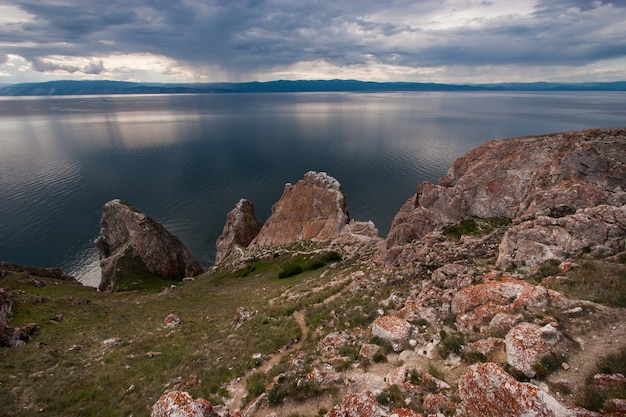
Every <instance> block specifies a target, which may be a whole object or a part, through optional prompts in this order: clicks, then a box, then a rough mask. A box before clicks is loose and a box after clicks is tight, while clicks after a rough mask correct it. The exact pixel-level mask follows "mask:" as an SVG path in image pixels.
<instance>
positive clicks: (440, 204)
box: [381, 129, 626, 263]
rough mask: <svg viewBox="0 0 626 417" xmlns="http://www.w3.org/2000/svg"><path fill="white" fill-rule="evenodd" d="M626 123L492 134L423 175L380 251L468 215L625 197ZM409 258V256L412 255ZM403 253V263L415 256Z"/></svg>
mask: <svg viewBox="0 0 626 417" xmlns="http://www.w3.org/2000/svg"><path fill="white" fill-rule="evenodd" d="M624 184H626V129H593V130H585V131H574V132H566V133H562V134H556V135H548V136H539V137H524V138H517V139H506V140H502V139H500V140H494V141H490V142H486V143H485V144H484V145H482V146H480V147H479V148H477V149H475V150H473V151H471V152H469V153H467V154H466V155H464V156H463V157H461V158H459V159H458V160H457V161H456V162H454V164H453V165H452V167H451V168H450V170H449V171H448V174H447V175H446V176H445V177H444V178H442V179H441V180H440V181H439V184H438V185H434V184H431V183H422V184H420V185H419V186H418V188H417V192H416V194H415V195H414V196H413V197H411V198H410V199H409V200H407V202H406V203H405V204H404V205H403V206H402V208H401V209H400V211H399V212H398V214H397V215H396V217H395V218H394V220H393V222H392V225H391V229H390V231H389V234H388V235H387V238H386V245H385V248H383V251H384V252H385V254H384V255H382V256H381V258H383V259H384V260H385V261H386V262H390V263H391V262H393V261H394V260H395V259H396V258H398V257H399V255H400V254H401V253H402V250H403V249H402V247H403V246H404V245H410V244H411V242H413V241H416V240H419V239H423V238H424V237H425V236H426V235H427V234H429V233H431V232H433V231H436V230H440V229H442V228H443V226H445V225H447V224H451V223H455V222H457V221H459V220H460V219H463V218H467V217H470V216H477V217H481V218H492V217H506V218H510V219H515V220H516V221H521V220H525V219H527V218H532V217H533V216H535V215H536V214H537V213H540V214H549V215H551V216H552V217H562V216H564V215H570V214H574V213H575V212H576V211H577V210H578V209H584V208H589V207H596V206H599V205H601V204H606V205H610V206H616V207H621V206H622V205H624V204H626V189H625V186H624ZM407 258H408V259H407ZM411 260H412V259H411V258H410V257H406V256H405V257H404V259H403V263H406V262H410V261H411Z"/></svg>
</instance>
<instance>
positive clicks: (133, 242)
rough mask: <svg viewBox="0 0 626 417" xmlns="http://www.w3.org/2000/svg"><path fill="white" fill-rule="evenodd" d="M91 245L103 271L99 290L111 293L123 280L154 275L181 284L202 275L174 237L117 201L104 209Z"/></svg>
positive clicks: (183, 246)
mask: <svg viewBox="0 0 626 417" xmlns="http://www.w3.org/2000/svg"><path fill="white" fill-rule="evenodd" d="M94 244H95V245H96V249H97V250H98V253H99V254H100V267H101V269H102V279H101V281H100V285H99V286H98V288H99V289H100V290H109V289H111V288H112V287H114V285H115V283H116V281H117V279H118V278H120V277H122V276H126V277H128V276H129V275H131V276H132V278H130V279H134V277H135V276H136V277H138V279H143V275H154V276H158V277H161V278H167V279H173V280H182V279H183V278H185V277H190V276H195V275H198V274H200V273H202V272H203V269H202V266H200V263H199V262H198V261H197V260H196V258H194V256H193V255H192V254H191V252H189V251H188V250H187V248H186V247H185V245H183V243H182V242H181V241H180V240H179V239H178V238H177V237H175V236H174V235H172V234H171V233H170V232H168V231H167V230H166V229H165V228H164V227H163V226H162V225H160V224H159V223H158V222H157V221H156V220H154V219H153V218H151V217H149V216H146V215H145V214H143V213H140V212H138V211H137V210H135V209H134V208H132V207H130V206H129V205H128V204H126V203H123V202H122V201H120V200H112V201H109V202H108V203H106V204H105V205H104V207H103V209H102V217H101V219H100V235H99V236H98V237H97V238H96V240H95V241H94Z"/></svg>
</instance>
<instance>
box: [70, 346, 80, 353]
mask: <svg viewBox="0 0 626 417" xmlns="http://www.w3.org/2000/svg"><path fill="white" fill-rule="evenodd" d="M82 348H83V347H82V346H81V345H72V347H70V348H69V349H68V350H70V351H72V352H78V351H79V350H82Z"/></svg>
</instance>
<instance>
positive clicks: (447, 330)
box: [0, 129, 626, 417]
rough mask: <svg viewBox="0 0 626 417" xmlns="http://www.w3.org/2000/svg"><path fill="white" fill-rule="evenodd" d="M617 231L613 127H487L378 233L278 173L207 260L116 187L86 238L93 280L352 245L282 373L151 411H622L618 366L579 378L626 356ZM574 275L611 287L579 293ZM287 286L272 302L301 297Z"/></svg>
mask: <svg viewBox="0 0 626 417" xmlns="http://www.w3.org/2000/svg"><path fill="white" fill-rule="evenodd" d="M625 245H626V129H593V130H585V131H575V132H566V133H560V134H553V135H546V136H538V137H527V138H517V139H506V140H495V141H490V142H487V143H485V144H484V145H483V146H481V147H479V148H477V149H475V150H474V151H471V152H469V153H468V154H466V155H464V156H463V157H461V158H459V159H458V160H457V161H456V162H455V163H454V164H453V166H452V167H451V168H450V170H449V171H448V174H447V175H446V176H445V177H444V178H442V179H441V180H440V181H439V183H438V184H436V185H435V184H430V183H423V184H420V185H418V186H417V189H416V193H415V194H414V195H413V196H412V197H410V198H409V199H408V200H407V202H406V203H405V204H404V205H403V206H402V207H401V208H400V210H399V212H398V214H397V215H396V217H395V219H394V221H393V223H392V226H391V230H390V231H389V233H388V235H387V236H386V237H385V238H382V237H379V236H378V231H377V230H376V227H375V225H374V224H373V223H371V222H362V221H356V220H354V219H351V218H350V215H349V212H348V204H347V199H346V196H345V195H344V193H343V191H342V189H341V185H340V183H339V181H337V180H336V179H335V178H333V177H331V176H330V175H328V174H326V173H317V172H308V173H306V174H305V175H304V178H303V179H302V180H301V181H299V182H297V183H296V184H287V185H286V186H285V190H284V192H283V195H282V197H281V198H280V200H279V201H278V202H277V203H276V204H275V205H274V207H273V208H272V214H271V216H270V217H269V218H268V219H267V220H266V221H265V222H264V223H263V222H261V221H260V220H259V219H257V218H256V217H255V214H254V205H253V203H252V202H250V201H248V200H245V199H242V200H241V201H239V203H238V204H237V205H236V206H235V208H234V209H233V210H232V211H231V212H230V213H228V215H227V217H226V224H225V226H224V229H223V232H222V235H221V236H220V237H219V239H218V241H217V244H216V247H217V256H216V265H215V266H214V267H212V268H211V269H210V270H209V271H207V272H206V273H204V274H202V273H203V271H202V269H201V268H200V267H199V264H198V263H197V261H195V259H194V258H193V255H191V254H190V253H189V252H188V251H187V250H186V249H185V248H184V246H182V244H181V243H180V241H178V239H176V238H175V237H174V236H172V235H171V234H169V232H167V231H166V230H165V229H163V228H162V226H160V225H159V224H158V223H157V222H156V221H154V220H153V219H151V218H150V217H148V216H146V215H144V214H142V213H139V212H138V211H136V210H135V209H132V208H131V207H130V206H128V205H127V204H125V203H122V202H120V201H119V200H113V201H112V202H109V203H107V205H105V208H104V209H103V216H102V221H101V236H100V237H99V238H98V239H97V241H96V246H97V247H98V250H99V253H100V255H101V265H102V270H103V282H102V283H101V285H100V287H101V290H108V289H115V288H116V285H119V283H120V282H123V281H128V280H130V281H133V280H141V279H146V280H150V279H154V278H155V277H156V278H157V279H164V280H170V281H174V282H183V281H184V280H191V279H194V278H193V277H196V278H195V279H196V281H198V280H202V279H203V277H205V276H207V277H210V276H213V275H215V274H219V273H234V274H237V273H239V274H241V276H245V275H243V273H242V272H241V271H250V272H252V273H254V268H255V265H256V263H257V262H259V260H271V259H274V258H276V257H278V256H287V257H289V256H291V257H296V256H297V255H300V254H306V255H307V256H313V255H314V254H316V253H327V252H328V251H333V252H335V253H337V254H340V259H344V260H348V259H350V260H351V263H350V266H347V265H348V263H347V262H338V263H336V264H333V265H331V266H330V267H325V264H323V263H322V264H321V265H322V266H320V267H319V268H320V269H319V271H320V272H319V273H317V275H315V274H316V273H315V272H312V273H311V275H309V276H310V277H312V276H315V277H316V279H321V280H322V282H325V283H324V284H323V285H320V286H319V287H317V288H313V289H311V290H308V291H311V293H315V292H318V293H320V294H323V293H324V292H325V291H333V294H334V295H333V296H332V297H329V298H324V297H321V296H320V297H318V298H316V299H315V301H314V302H310V303H309V304H306V303H304V304H303V302H300V303H299V304H298V308H296V309H295V310H294V311H295V313H298V314H300V316H298V317H300V318H301V320H300V326H301V332H300V333H301V335H304V337H303V340H302V341H301V342H300V344H299V345H298V349H299V350H298V351H291V352H290V353H289V355H290V361H289V364H288V366H287V367H286V369H285V370H284V371H283V372H282V376H281V378H282V380H281V378H278V377H277V378H276V380H275V381H264V383H263V385H264V386H263V387H262V388H263V389H262V390H261V389H260V391H263V392H261V393H256V394H257V395H253V393H252V392H249V393H248V394H249V395H250V397H251V398H250V399H249V400H248V401H247V404H246V405H243V404H237V403H236V402H234V401H233V400H232V398H234V396H235V394H234V392H235V391H237V389H243V388H235V387H237V386H238V384H239V383H241V384H243V382H237V381H231V384H229V385H228V386H229V387H230V389H231V390H232V391H229V392H224V393H223V396H222V399H223V402H224V404H226V406H225V405H220V404H216V403H215V401H213V402H211V401H207V400H204V399H202V398H199V399H194V398H193V397H192V395H190V394H189V393H188V392H185V391H184V390H177V389H170V390H167V391H168V392H166V393H164V394H163V396H162V397H161V398H160V399H159V400H158V401H156V403H154V404H153V405H151V415H152V416H173V415H180V416H203V415H221V416H237V415H241V416H270V415H275V416H283V415H285V416H286V415H291V414H293V413H294V412H297V413H299V412H303V413H304V414H305V415H313V414H315V411H317V409H316V410H312V409H311V407H313V406H310V407H309V408H307V406H306V404H307V401H309V402H310V401H313V400H310V399H311V398H315V397H316V395H319V396H325V397H324V398H326V400H327V401H330V403H329V407H328V408H327V409H325V413H324V414H325V415H327V416H333V417H334V416H352V415H359V416H395V415H398V416H441V415H443V416H453V415H454V416H496V415H497V416H531V415H532V416H599V415H615V416H619V415H626V395H625V394H624V393H625V392H626V378H625V377H624V375H623V374H621V373H608V374H604V373H601V372H599V373H596V374H593V375H588V373H589V372H592V373H593V372H594V371H593V369H594V368H593V366H594V363H595V362H596V361H597V360H598V359H599V357H600V356H602V357H604V356H608V355H619V354H620V353H621V354H622V355H623V356H622V358H624V357H626V356H624V352H626V323H624V320H623V317H625V316H624V313H625V312H626V310H625V308H624V307H626V300H624V299H623V297H626V290H625V288H626V266H625V265H626V253H625V249H626V247H625ZM342 263H343V264H345V265H346V266H345V267H342V266H341V264H342ZM305 269H306V268H305ZM311 270H312V271H315V270H316V269H314V268H311ZM105 272H106V273H105ZM3 274H9V272H6V273H5V272H3ZM129 274H131V275H129ZM246 274H247V272H246ZM309 279H310V278H309ZM583 280H586V281H589V280H595V282H591V284H590V285H591V286H594V285H595V286H605V287H607V288H609V291H610V292H613V294H615V295H616V298H615V300H608V299H593V297H591V295H590V294H586V296H587V295H588V296H589V297H588V298H586V299H585V300H581V299H579V298H577V297H575V295H576V294H577V293H576V290H577V288H576V286H577V285H582V284H580V282H582V281H583ZM168 282H169V281H168ZM1 283H2V281H0V284H1ZM116 283H117V284H116ZM0 286H1V285H0ZM612 286H613V287H614V288H613V287H612ZM383 288H384V289H385V290H384V291H383V290H382V289H383ZM610 288H613V289H610ZM289 291H295V290H288V291H286V292H285V293H284V294H283V296H284V297H285V299H286V300H289V299H290V297H292V296H293V297H296V298H297V299H302V298H303V297H304V293H303V294H295V295H290V294H289ZM564 291H565V292H567V295H566V294H565V293H564ZM568 291H569V292H568ZM582 291H586V290H584V289H583V290H582ZM3 294H4V293H3ZM3 297H4V295H3ZM9 297H10V296H9V295H8V293H7V296H6V297H5V298H6V299H7V300H9ZM353 297H354V298H353ZM620 297H622V298H620ZM370 298H371V299H370ZM337 299H339V300H341V299H344V300H346V303H345V304H344V305H341V307H340V308H339V309H338V308H335V309H334V310H332V314H330V316H329V318H328V320H329V323H333V324H332V326H331V327H325V326H321V325H320V326H318V328H311V327H310V323H312V322H311V320H312V316H313V313H315V312H318V313H319V312H321V311H326V310H324V309H325V306H326V305H331V304H332V305H335V304H333V303H337V302H338V301H337ZM364 299H367V302H368V305H375V306H377V309H376V310H375V311H374V312H373V315H372V316H370V315H368V314H366V313H365V310H361V314H360V316H359V315H358V314H357V316H354V317H353V318H352V321H354V320H357V321H359V320H362V321H363V325H362V326H354V325H353V323H348V320H347V319H344V320H343V321H342V320H340V319H339V317H340V316H341V315H342V314H343V315H346V314H347V312H348V311H351V310H353V309H356V310H357V311H358V309H359V308H361V309H363V307H358V306H356V304H357V303H360V302H361V301H357V300H364ZM589 300H592V301H589ZM620 300H621V301H620ZM269 301H271V300H269ZM269 301H268V302H269ZM5 304H6V306H8V307H7V308H4V307H3V310H2V311H5V313H6V314H4V317H8V313H9V312H10V310H11V308H12V304H10V302H9V301H7V303H5ZM338 306H339V305H338ZM357 307H358V308H357ZM241 311H242V312H245V310H241ZM238 312H239V310H238ZM318 313H316V314H318ZM242 314H243V313H242ZM242 314H240V315H242ZM255 314H256V313H255ZM320 314H321V313H320ZM324 314H329V313H324ZM253 316H254V314H252V315H249V316H248V315H247V316H246V317H247V319H246V320H238V322H237V323H238V324H237V326H238V327H237V329H240V328H241V329H243V330H245V328H246V325H247V324H246V321H247V320H250V319H251V318H252V317H253ZM309 316H310V317H309ZM303 317H305V318H303ZM0 318H1V317H0ZM266 320H269V319H268V318H266ZM307 323H309V325H307ZM342 323H343V324H342ZM0 324H1V325H2V326H3V328H2V329H1V330H3V331H5V329H8V328H9V322H8V320H6V319H5V320H3V321H0ZM26 338H27V337H24V338H22V339H26ZM307 339H308V340H307ZM308 342H310V343H309V344H307V343H308ZM260 354H261V357H263V354H264V352H260ZM282 355H286V353H283V354H282ZM282 355H279V356H282ZM285 357H286V356H285ZM266 359H267V358H266ZM276 360H278V356H277V357H276ZM264 372H265V373H266V374H267V373H269V370H265V371H264ZM250 375H251V374H249V375H247V376H248V377H250ZM587 378H591V379H587ZM245 379H246V378H244V379H241V377H240V380H241V381H244V382H245ZM285 381H293V384H294V388H293V392H292V394H291V395H293V396H294V397H296V398H297V397H299V396H303V395H304V394H302V392H305V391H306V392H308V391H307V390H313V391H314V392H315V393H316V394H315V395H313V394H311V395H310V396H309V394H307V395H304V397H303V398H304V399H303V401H302V402H298V401H296V400H292V399H290V397H289V394H288V393H286V394H285V395H284V396H282V397H281V398H279V399H278V400H277V399H276V396H277V395H278V390H279V389H285V390H286V391H289V390H288V386H289V385H288V384H287V382H285ZM290 383H291V382H290ZM286 384H287V385H286ZM281 392H282V391H281ZM289 392H291V391H289ZM584 392H592V396H594V395H595V396H596V397H597V398H601V399H602V400H601V401H600V402H601V403H600V404H599V405H597V406H595V411H592V410H589V409H585V408H583V405H587V403H584V402H581V400H580V398H581V395H583V393H584ZM333 393H334V394H333ZM253 396H254V399H252V397H253ZM294 401H295V402H294ZM228 404H230V407H228V406H227V405H228ZM325 404H326V403H325ZM589 407H591V406H589ZM318 408H319V409H320V410H321V409H322V408H323V407H318ZM592 408H594V407H592ZM293 410H296V411H293ZM311 411H313V412H311ZM307 413H308V414H307ZM317 414H319V411H318V412H317Z"/></svg>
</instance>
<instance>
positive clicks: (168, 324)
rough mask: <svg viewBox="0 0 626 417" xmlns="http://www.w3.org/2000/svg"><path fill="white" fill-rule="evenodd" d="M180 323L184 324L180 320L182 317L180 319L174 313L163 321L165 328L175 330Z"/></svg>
mask: <svg viewBox="0 0 626 417" xmlns="http://www.w3.org/2000/svg"><path fill="white" fill-rule="evenodd" d="M180 323H182V320H181V319H180V317H178V316H177V315H176V314H174V313H171V314H168V315H167V317H165V319H164V320H163V328H164V329H173V328H174V327H176V326H178V325H179V324H180Z"/></svg>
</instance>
